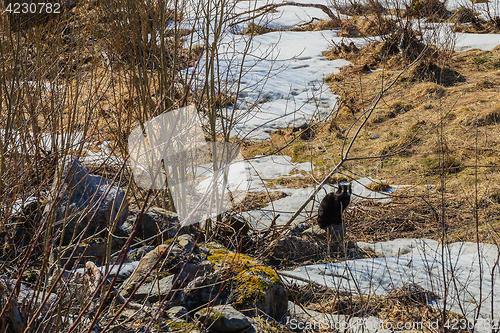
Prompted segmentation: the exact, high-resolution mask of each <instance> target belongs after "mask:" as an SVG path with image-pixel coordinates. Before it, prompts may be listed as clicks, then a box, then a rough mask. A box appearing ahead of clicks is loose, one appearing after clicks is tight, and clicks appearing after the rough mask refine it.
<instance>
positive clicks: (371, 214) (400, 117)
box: [244, 45, 500, 242]
mask: <svg viewBox="0 0 500 333" xmlns="http://www.w3.org/2000/svg"><path fill="white" fill-rule="evenodd" d="M376 50H378V48H377V46H376V45H373V46H369V47H367V48H366V49H363V50H360V51H359V52H357V53H350V54H348V56H349V57H348V58H349V60H350V61H351V62H353V65H352V66H350V67H345V68H343V69H341V73H340V74H337V75H332V76H330V77H329V79H328V84H329V85H330V87H331V88H332V91H333V93H334V94H338V95H341V96H343V99H344V100H345V104H344V106H343V107H342V108H341V109H340V110H339V111H338V113H337V114H336V115H334V117H335V119H334V121H327V122H324V123H320V124H318V125H317V126H316V127H315V129H316V136H315V138H314V139H312V140H308V141H305V140H301V139H296V140H295V141H293V142H291V141H292V140H293V138H294V137H295V136H294V133H292V132H291V130H288V129H282V130H280V131H276V132H274V133H271V139H270V140H269V141H266V142H259V143H252V144H249V145H247V146H246V147H245V148H244V153H245V156H254V155H256V154H263V153H269V152H272V151H274V150H276V149H278V148H281V147H283V146H285V145H286V144H288V146H287V147H285V148H284V149H283V150H281V152H280V153H282V154H285V155H289V156H293V161H294V162H310V161H312V162H313V164H314V165H315V167H316V169H315V172H317V173H316V174H315V178H316V179H317V180H320V176H321V175H326V174H328V171H330V170H331V168H332V167H333V166H334V165H335V163H337V162H338V161H339V158H338V154H339V152H341V150H342V145H343V144H344V139H345V138H347V139H349V138H350V137H352V132H351V133H349V132H348V131H347V130H348V128H349V125H350V124H351V123H352V122H353V121H354V120H355V119H356V117H358V116H359V115H360V114H361V112H363V111H364V110H366V109H367V107H368V105H369V102H370V101H371V100H372V98H373V97H374V96H375V95H376V94H377V93H378V92H379V90H380V87H381V82H382V80H384V82H387V81H388V80H390V78H391V76H393V75H395V74H396V73H398V69H399V67H397V66H396V65H394V67H389V68H386V69H385V70H384V71H377V72H372V73H370V72H366V71H363V70H361V69H362V68H363V66H365V65H367V66H368V67H370V69H375V68H377V67H376V66H378V64H380V62H378V61H379V60H380V59H381V58H379V54H378V53H377V51H376ZM332 57H336V56H334V55H333V54H332ZM499 58H500V47H497V48H495V49H493V50H492V51H479V50H471V51H467V52H463V53H456V54H451V55H447V57H445V58H436V59H435V60H434V61H433V62H434V63H435V64H438V65H439V68H447V69H449V71H450V72H451V73H458V75H455V76H454V77H455V78H460V79H459V80H455V81H454V82H453V84H446V85H443V84H439V82H435V81H434V82H433V79H432V78H431V79H429V78H422V79H418V76H415V75H413V74H412V73H415V72H410V73H409V75H408V77H409V78H412V77H413V79H406V80H401V81H399V82H397V83H396V84H395V86H394V87H393V88H392V89H391V90H390V91H388V92H387V93H386V94H385V95H384V97H383V98H382V100H381V102H380V103H379V105H378V106H377V109H376V110H375V112H374V114H373V115H372V120H371V121H370V122H369V123H368V124H367V126H366V127H365V128H364V130H363V131H361V133H360V136H359V138H358V140H357V141H356V143H355V144H354V149H353V151H352V152H351V155H350V157H364V156H377V155H379V154H393V153H396V155H391V156H387V157H386V158H384V159H382V160H378V161H377V160H371V161H363V160H362V161H356V162H350V163H346V164H345V165H344V166H343V168H342V169H341V170H340V171H342V172H343V173H344V174H345V175H347V176H350V177H353V178H357V177H360V176H375V177H374V178H377V179H384V180H386V181H387V182H388V183H390V184H412V185H414V186H416V189H418V188H420V187H421V186H422V185H433V186H434V188H435V189H438V188H440V187H441V185H440V182H441V180H440V178H441V174H442V172H443V171H444V178H445V184H446V185H445V191H446V199H445V200H446V203H445V210H446V216H447V218H446V225H447V228H448V229H447V231H448V237H449V239H450V240H468V241H473V240H475V239H476V238H475V236H474V232H473V230H472V229H471V225H472V224H473V222H471V221H472V218H473V214H472V211H473V209H474V205H475V204H474V197H475V195H474V191H475V184H474V182H475V177H476V176H475V174H476V172H477V186H478V191H479V193H478V208H479V209H480V214H479V215H480V223H481V228H480V230H481V231H480V237H481V240H482V241H489V242H494V241H496V240H497V230H498V227H499V225H498V223H497V221H499V220H500V216H499V215H498V212H499V207H498V203H497V201H495V200H496V199H495V197H494V193H496V192H495V191H496V187H495V184H494V179H497V178H498V177H500V173H499V171H500V165H499V163H498V153H499V149H500V139H499V138H500V127H499V126H498V124H497V123H498V119H499V116H500V115H499V111H498V101H497V94H496V90H497V87H498V86H499V85H500V70H499V69H500V68H499V67H498V66H499V65H498V64H499V63H500V61H499V60H498V59H499ZM374 66H375V67H374ZM435 78H436V77H434V79H435ZM441 121H442V123H441ZM441 124H442V125H443V126H442V127H441ZM476 138H477V144H476ZM290 142H291V143H290ZM476 156H477V165H478V168H477V169H476V168H475V167H474V166H475V165H476ZM336 180H337V179H332V180H331V181H330V182H331V183H335V182H336ZM338 180H349V178H344V177H343V176H340V178H339V179H338ZM295 181H297V180H295ZM302 181H304V182H306V183H307V184H311V185H312V184H313V183H314V181H312V180H310V179H304V178H303V179H302ZM293 186H294V187H299V186H300V183H297V184H293ZM422 193H425V191H424V192H422ZM422 193H421V192H419V193H417V194H412V196H413V195H416V196H417V197H415V198H412V197H409V198H406V199H405V198H399V199H395V200H394V201H393V202H392V203H390V204H388V205H378V204H363V205H364V206H368V207H370V209H369V210H365V209H362V208H360V207H358V206H359V205H358V206H355V207H354V210H353V212H352V213H348V214H349V217H348V219H347V221H348V227H349V228H350V231H349V232H348V234H349V233H352V234H353V239H354V240H369V241H377V240H383V239H384V240H386V239H391V238H396V237H398V238H399V237H427V238H434V239H439V237H440V231H441V224H440V222H439V219H436V216H437V215H439V214H440V213H439V212H440V208H441V206H442V205H441V204H440V202H439V201H440V199H439V198H440V195H441V194H440V192H433V194H432V195H430V194H427V195H428V197H424V198H423V199H422V198H420V196H421V195H422ZM396 195H401V193H398V192H397V193H396ZM490 195H491V196H492V197H491V196H490ZM424 199H425V200H424ZM426 202H427V203H426ZM436 213H437V215H436ZM402 216H403V217H402Z"/></svg>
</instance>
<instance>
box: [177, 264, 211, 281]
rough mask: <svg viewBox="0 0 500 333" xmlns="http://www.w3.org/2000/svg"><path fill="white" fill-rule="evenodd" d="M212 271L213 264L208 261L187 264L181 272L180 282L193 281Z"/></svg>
mask: <svg viewBox="0 0 500 333" xmlns="http://www.w3.org/2000/svg"><path fill="white" fill-rule="evenodd" d="M211 269H212V264H211V263H210V261H208V260H203V261H202V262H199V263H195V262H187V263H186V265H185V266H183V268H181V272H180V277H179V280H180V281H184V280H186V281H191V280H192V279H194V278H196V277H199V276H203V275H205V274H207V273H209V272H210V270H211Z"/></svg>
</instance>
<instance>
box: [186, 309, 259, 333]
mask: <svg viewBox="0 0 500 333" xmlns="http://www.w3.org/2000/svg"><path fill="white" fill-rule="evenodd" d="M194 316H195V318H196V319H198V320H199V321H200V322H201V323H205V326H207V327H210V329H211V330H212V331H218V332H236V331H241V330H244V329H245V328H248V327H250V326H251V325H252V324H253V323H254V321H253V320H252V319H251V318H248V317H247V316H245V315H244V314H242V313H241V312H238V311H237V310H236V309H235V308H233V307H232V306H231V305H218V306H214V307H213V308H211V309H202V310H200V311H198V312H196V313H195V315H194Z"/></svg>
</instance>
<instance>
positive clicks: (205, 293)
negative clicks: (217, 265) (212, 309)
mask: <svg viewBox="0 0 500 333" xmlns="http://www.w3.org/2000/svg"><path fill="white" fill-rule="evenodd" d="M227 275H228V272H227V271H226V270H217V271H215V272H213V273H209V274H207V275H204V276H200V277H197V278H195V279H194V280H192V281H191V282H189V284H188V285H187V286H186V287H185V288H183V289H182V290H181V298H180V303H181V304H182V305H184V306H186V307H187V308H188V309H189V310H192V309H195V308H198V307H200V306H203V305H205V304H207V303H209V302H214V301H215V302H216V303H215V304H216V305H217V304H221V303H223V302H225V301H226V300H227V297H228V296H229V292H228V290H227V288H223V286H224V279H225V278H227ZM216 298H217V299H216Z"/></svg>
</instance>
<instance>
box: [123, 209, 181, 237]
mask: <svg viewBox="0 0 500 333" xmlns="http://www.w3.org/2000/svg"><path fill="white" fill-rule="evenodd" d="M135 223H139V225H138V226H137V230H136V236H137V237H139V238H142V239H148V238H151V237H155V236H157V235H159V234H160V233H161V232H164V234H163V239H168V238H172V237H174V236H175V235H176V234H177V232H178V231H179V229H180V227H181V224H180V221H179V217H178V216H177V214H176V213H174V212H170V211H168V210H165V209H163V208H160V207H152V208H151V209H149V210H148V211H147V212H146V213H145V214H144V215H143V216H142V217H141V218H140V217H139V216H137V217H132V218H131V219H129V220H128V221H127V226H128V228H126V229H125V231H129V232H130V231H131V229H132V228H133V226H134V224H135Z"/></svg>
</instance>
